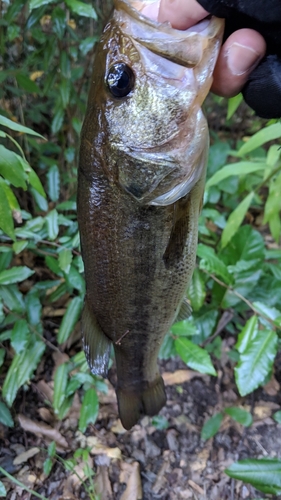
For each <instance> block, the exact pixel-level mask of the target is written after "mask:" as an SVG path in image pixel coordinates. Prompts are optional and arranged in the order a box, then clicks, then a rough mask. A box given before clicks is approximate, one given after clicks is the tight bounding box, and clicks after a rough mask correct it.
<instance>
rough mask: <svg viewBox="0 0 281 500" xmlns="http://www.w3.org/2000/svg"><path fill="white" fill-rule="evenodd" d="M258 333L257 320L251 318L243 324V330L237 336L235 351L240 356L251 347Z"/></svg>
mask: <svg viewBox="0 0 281 500" xmlns="http://www.w3.org/2000/svg"><path fill="white" fill-rule="evenodd" d="M257 333H258V318H257V316H252V317H251V318H250V319H249V320H248V321H247V323H246V324H245V326H244V328H243V330H242V331H241V332H240V333H239V335H238V342H237V344H236V346H235V347H236V349H237V350H238V351H239V352H240V354H242V353H243V352H245V351H246V349H247V348H248V347H249V346H250V345H251V343H252V341H253V340H254V338H255V337H256V336H257Z"/></svg>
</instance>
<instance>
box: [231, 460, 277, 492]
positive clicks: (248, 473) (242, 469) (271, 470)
mask: <svg viewBox="0 0 281 500" xmlns="http://www.w3.org/2000/svg"><path fill="white" fill-rule="evenodd" d="M225 473H226V474H227V475H228V476H230V477H232V478H234V479H238V480H241V481H244V482H245V483H250V484H251V485H252V486H254V487H255V488H257V489H258V490H260V491H263V492H264V493H269V494H272V495H280V494H281V460H278V459H275V458H260V459H255V458H252V459H247V460H241V461H240V462H236V463H234V464H232V465H231V466H230V467H229V468H228V469H226V470H225Z"/></svg>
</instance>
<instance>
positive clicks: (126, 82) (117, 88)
mask: <svg viewBox="0 0 281 500" xmlns="http://www.w3.org/2000/svg"><path fill="white" fill-rule="evenodd" d="M106 83H107V86H108V88H109V90H110V92H111V94H112V95H113V96H114V97H125V96H126V95H128V94H129V93H130V92H131V91H132V90H133V88H134V86H135V75H134V73H133V70H132V69H131V68H130V66H128V65H127V64H125V63H116V64H113V66H111V68H110V69H109V72H108V75H107V78H106Z"/></svg>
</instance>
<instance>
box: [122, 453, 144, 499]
mask: <svg viewBox="0 0 281 500" xmlns="http://www.w3.org/2000/svg"><path fill="white" fill-rule="evenodd" d="M120 482H122V483H127V487H126V489H125V491H124V493H123V494H122V495H121V497H120V500H141V499H142V498H143V496H142V487H141V478H140V465H139V463H138V462H133V463H132V464H128V463H126V462H122V463H121V474H120Z"/></svg>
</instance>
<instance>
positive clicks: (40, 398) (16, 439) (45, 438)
mask: <svg viewBox="0 0 281 500" xmlns="http://www.w3.org/2000/svg"><path fill="white" fill-rule="evenodd" d="M229 342H230V340H229V339H227V338H226V339H225V340H224V342H223V355H222V358H221V360H220V361H216V362H215V363H216V368H217V371H218V378H215V377H210V376H205V375H200V374H198V373H196V372H193V371H191V370H189V369H187V368H186V366H185V365H184V364H183V363H182V362H181V361H180V360H179V359H177V358H175V359H171V360H169V361H167V362H163V361H162V362H161V371H162V374H163V377H164V380H165V384H166V387H167V405H166V407H165V408H163V409H162V411H161V415H162V416H163V417H165V418H166V419H167V422H166V425H167V428H166V429H163V430H161V429H159V424H158V425H157V426H155V425H152V419H151V418H148V417H144V418H143V419H142V420H141V422H140V423H139V425H136V426H135V427H134V428H133V429H132V430H131V431H129V432H127V431H125V430H124V429H123V428H122V426H121V424H120V421H119V420H118V414H117V404H116V397H115V393H114V390H113V388H112V386H111V385H110V384H109V383H108V392H107V394H100V410H99V416H98V419H97V422H96V424H95V425H90V426H89V427H88V429H87V431H86V433H85V434H84V435H83V434H82V433H80V432H78V431H77V422H78V418H79V408H80V402H79V398H78V396H77V397H76V398H75V399H74V403H73V406H72V408H71V411H70V413H69V415H68V416H67V417H66V418H65V419H64V420H63V421H62V422H58V421H57V420H56V418H55V416H54V415H53V413H52V411H51V408H50V404H49V401H50V400H51V398H52V388H53V381H52V376H47V375H46V373H50V369H53V368H54V366H55V365H58V364H59V363H60V362H63V361H65V356H66V355H65V354H62V355H61V359H59V358H60V356H58V355H57V354H55V355H54V354H53V355H51V353H49V356H46V357H45V359H44V362H43V363H42V364H41V366H40V367H39V368H38V370H37V375H36V377H35V379H34V381H33V382H32V383H31V384H30V386H29V387H28V390H26V391H25V392H24V391H22V392H21V395H20V397H18V399H17V402H16V405H15V409H14V410H15V412H16V413H17V417H16V422H17V423H16V427H15V428H14V429H11V430H8V429H7V428H3V427H1V428H0V439H1V451H0V454H1V458H0V465H1V466H2V467H3V468H4V469H5V470H6V471H7V472H9V473H10V474H11V475H12V476H13V477H14V478H15V479H16V480H18V481H20V482H21V483H24V484H25V485H26V486H27V487H28V488H30V489H32V490H34V491H36V492H37V493H38V494H40V495H43V496H44V497H46V498H48V499H50V500H60V499H63V500H67V499H78V498H79V499H90V498H95V497H94V496H93V497H90V496H89V493H88V492H87V491H86V490H87V485H88V484H89V482H88V480H87V478H86V477H85V475H84V472H83V470H85V460H86V462H87V463H88V466H89V468H90V470H94V478H93V479H94V484H95V491H96V493H97V494H98V495H99V496H96V498H100V499H101V500H110V499H114V500H138V499H143V500H156V499H161V500H179V499H191V500H207V499H208V500H240V499H241V500H242V499H243V500H244V499H251V500H254V499H261V498H266V497H265V496H264V495H263V494H261V493H258V492H257V491H255V490H254V489H253V488H252V487H251V486H249V485H245V484H243V483H242V482H239V481H235V480H232V479H230V478H229V477H228V476H227V475H226V474H225V473H224V470H225V468H226V467H228V466H229V465H230V464H231V463H233V462H234V461H236V460H238V459H243V458H248V457H251V458H257V457H267V456H270V457H279V458H281V425H280V424H279V425H278V424H277V423H276V422H275V421H274V420H273V418H272V415H273V413H274V412H276V411H277V410H280V406H281V391H280V385H279V382H281V360H279V365H278V360H277V365H276V368H275V377H274V378H272V380H271V381H270V382H269V384H267V386H266V387H265V388H263V389H260V390H257V391H256V392H255V393H254V394H253V395H252V396H251V398H250V399H249V398H248V399H247V398H246V399H243V398H240V397H239V396H238V395H237V391H236V389H235V384H234V381H233V367H232V366H231V365H230V362H229V360H228V358H227V357H226V356H225V354H224V353H225V352H226V351H227V349H228V344H229ZM51 361H52V362H51ZM233 405H239V406H241V407H242V408H244V409H248V410H250V411H251V412H252V415H253V424H252V426H250V427H248V428H245V427H243V426H242V425H240V424H238V423H237V422H235V421H234V420H232V419H231V418H230V417H229V416H227V415H226V416H225V417H224V420H223V422H222V425H221V428H220V431H219V432H218V433H217V434H216V436H215V437H213V438H211V439H209V440H207V441H203V440H202V439H201V437H200V431H201V429H202V426H203V424H204V422H205V421H206V420H207V419H208V418H209V417H210V416H212V415H213V414H214V413H216V412H219V411H221V410H223V409H224V408H226V407H228V406H233ZM51 441H55V442H56V444H57V453H58V455H59V456H60V457H61V458H63V459H70V458H73V457H75V455H74V453H75V450H77V449H81V448H82V449H85V448H88V449H89V450H90V454H88V455H87V456H86V458H85V456H80V457H77V456H76V458H75V460H76V461H75V471H76V473H78V475H79V478H78V477H77V475H76V474H75V473H74V471H73V470H72V471H68V470H67V469H66V466H65V465H63V464H62V463H61V462H60V461H58V460H56V461H55V463H54V465H53V468H52V471H51V473H50V475H49V476H48V477H46V475H45V474H44V471H43V464H44V461H45V459H46V457H47V452H46V449H47V446H48V444H49V443H50V442H51ZM78 454H79V453H78ZM76 455H77V453H76ZM80 455H81V453H80ZM83 460H84V462H83ZM1 480H2V481H3V483H4V484H5V486H6V488H7V491H8V496H7V498H8V499H9V500H17V499H24V500H28V499H35V498H36V497H35V496H34V495H33V494H32V493H28V492H27V491H26V490H23V489H22V488H21V487H20V486H18V485H17V484H15V483H14V482H13V481H12V480H11V479H6V478H3V477H2V478H1ZM85 485H86V489H85ZM270 498H272V497H270Z"/></svg>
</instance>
